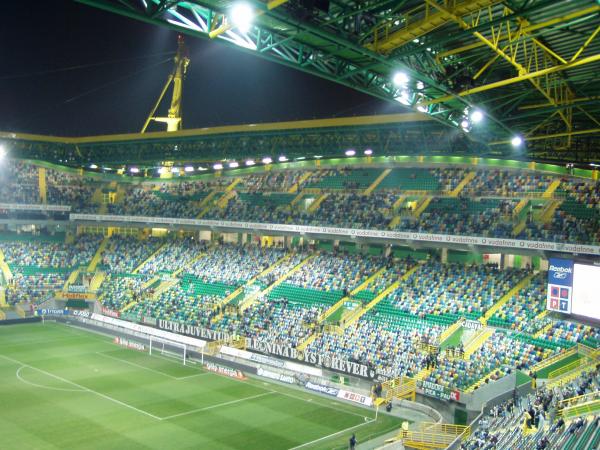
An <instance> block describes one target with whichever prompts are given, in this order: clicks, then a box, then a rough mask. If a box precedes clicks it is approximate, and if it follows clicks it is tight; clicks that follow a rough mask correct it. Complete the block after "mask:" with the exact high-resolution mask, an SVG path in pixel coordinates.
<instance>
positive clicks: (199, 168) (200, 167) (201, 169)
mask: <svg viewBox="0 0 600 450" xmlns="http://www.w3.org/2000/svg"><path fill="white" fill-rule="evenodd" d="M197 170H199V171H201V172H204V171H205V170H208V168H207V167H203V166H198V169H197Z"/></svg>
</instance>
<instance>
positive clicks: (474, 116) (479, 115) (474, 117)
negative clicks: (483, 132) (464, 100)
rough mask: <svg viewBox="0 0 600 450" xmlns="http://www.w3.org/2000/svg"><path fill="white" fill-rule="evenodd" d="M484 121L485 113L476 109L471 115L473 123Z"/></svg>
mask: <svg viewBox="0 0 600 450" xmlns="http://www.w3.org/2000/svg"><path fill="white" fill-rule="evenodd" d="M482 120H483V113H482V112H481V111H480V110H478V109H476V110H475V111H473V112H472V113H471V121H472V122H473V123H479V122H481V121H482Z"/></svg>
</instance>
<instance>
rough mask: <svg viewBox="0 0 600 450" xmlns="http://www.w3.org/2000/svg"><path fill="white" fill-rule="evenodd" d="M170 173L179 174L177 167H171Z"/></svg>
mask: <svg viewBox="0 0 600 450" xmlns="http://www.w3.org/2000/svg"><path fill="white" fill-rule="evenodd" d="M171 173H179V167H171Z"/></svg>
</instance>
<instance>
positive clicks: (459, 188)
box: [449, 172, 477, 197]
mask: <svg viewBox="0 0 600 450" xmlns="http://www.w3.org/2000/svg"><path fill="white" fill-rule="evenodd" d="M476 176H477V173H476V172H469V173H468V174H467V175H465V177H464V178H463V179H462V180H461V182H460V183H458V186H456V187H455V188H454V189H453V190H452V191H450V194H449V197H458V195H459V194H460V193H461V192H462V190H463V189H464V188H465V186H466V185H467V184H469V183H470V182H471V180H473V178H475V177H476Z"/></svg>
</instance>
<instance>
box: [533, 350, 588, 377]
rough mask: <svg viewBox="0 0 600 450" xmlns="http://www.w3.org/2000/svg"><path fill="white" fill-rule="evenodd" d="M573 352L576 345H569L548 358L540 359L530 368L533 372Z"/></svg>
mask: <svg viewBox="0 0 600 450" xmlns="http://www.w3.org/2000/svg"><path fill="white" fill-rule="evenodd" d="M575 353H577V347H571V348H570V349H568V350H563V351H562V352H560V353H559V354H558V355H554V356H553V357H551V358H548V359H544V360H543V361H540V362H539V363H538V364H536V365H535V366H533V367H532V368H531V370H532V371H533V372H537V371H539V370H540V369H543V368H545V367H548V366H551V365H552V364H554V363H555V362H558V361H560V360H561V359H564V358H566V357H568V356H571V355H574V354H575Z"/></svg>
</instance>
